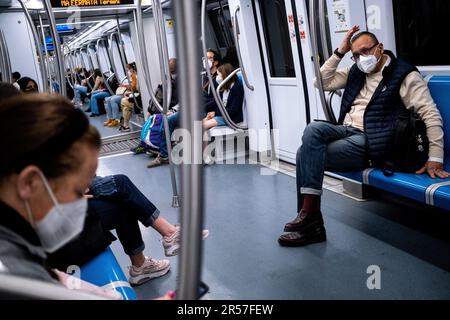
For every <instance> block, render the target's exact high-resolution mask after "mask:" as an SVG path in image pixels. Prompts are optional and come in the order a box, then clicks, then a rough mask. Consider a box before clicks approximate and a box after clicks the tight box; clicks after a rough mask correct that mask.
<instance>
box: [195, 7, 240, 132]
mask: <svg viewBox="0 0 450 320" xmlns="http://www.w3.org/2000/svg"><path fill="white" fill-rule="evenodd" d="M206 1H207V0H202V7H201V10H202V12H201V38H202V48H203V57H205V59H206V57H207V56H208V52H207V49H206ZM206 74H207V76H208V81H209V86H210V88H214V81H213V78H212V74H211V70H210V68H209V66H208V65H206ZM211 92H212V94H213V97H214V100H215V101H216V104H217V106H218V107H219V109H220V110H226V107H225V105H224V104H223V101H222V99H221V98H220V96H219V95H218V94H217V92H216V90H214V89H213V90H211ZM222 116H223V118H224V120H225V123H226V124H227V125H228V126H229V127H231V128H232V129H234V130H238V131H240V130H248V127H246V126H241V125H238V124H236V123H234V121H233V120H232V119H231V117H230V115H229V114H228V112H226V111H225V112H224V113H223V114H222Z"/></svg>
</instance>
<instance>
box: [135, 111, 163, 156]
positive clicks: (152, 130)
mask: <svg viewBox="0 0 450 320" xmlns="http://www.w3.org/2000/svg"><path fill="white" fill-rule="evenodd" d="M162 130H163V115H162V114H155V115H153V116H151V117H150V118H148V120H147V121H146V122H145V124H144V126H143V127H142V131H141V146H142V147H144V148H145V149H152V150H159V149H160V147H161V139H162V138H163V137H164V135H163V134H162Z"/></svg>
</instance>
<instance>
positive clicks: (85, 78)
mask: <svg viewBox="0 0 450 320" xmlns="http://www.w3.org/2000/svg"><path fill="white" fill-rule="evenodd" d="M78 53H79V55H78V57H79V59H80V62H81V67H82V68H83V77H84V80H85V81H86V85H87V86H88V87H89V89H91V90H92V86H91V84H90V83H89V78H88V76H87V75H86V73H85V72H84V71H88V68H86V67H87V66H86V61H84V58H83V47H80V48H79V49H78Z"/></svg>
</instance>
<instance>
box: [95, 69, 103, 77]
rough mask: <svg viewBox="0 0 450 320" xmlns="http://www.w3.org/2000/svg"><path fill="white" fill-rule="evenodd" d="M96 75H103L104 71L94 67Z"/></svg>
mask: <svg viewBox="0 0 450 320" xmlns="http://www.w3.org/2000/svg"><path fill="white" fill-rule="evenodd" d="M94 77H95V78H97V77H103V73H102V71H101V70H100V69H94Z"/></svg>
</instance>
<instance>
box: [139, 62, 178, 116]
mask: <svg viewBox="0 0 450 320" xmlns="http://www.w3.org/2000/svg"><path fill="white" fill-rule="evenodd" d="M169 70H170V78H171V83H172V99H171V100H170V103H169V111H170V112H172V113H174V112H177V111H178V108H179V105H178V83H177V59H175V58H171V59H170V60H169ZM155 98H156V100H157V101H158V103H159V104H160V105H161V106H162V105H163V103H164V90H163V86H162V84H159V85H158V88H157V89H156V91H155ZM147 111H148V113H149V115H154V114H159V113H161V110H160V109H159V108H158V106H157V105H156V104H155V103H154V102H153V101H152V100H150V102H149V106H148V108H147Z"/></svg>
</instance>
